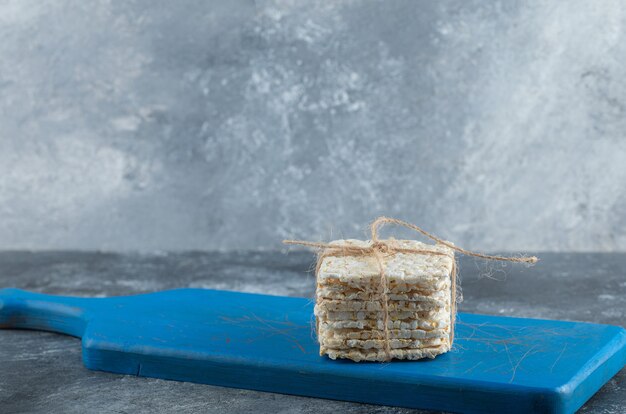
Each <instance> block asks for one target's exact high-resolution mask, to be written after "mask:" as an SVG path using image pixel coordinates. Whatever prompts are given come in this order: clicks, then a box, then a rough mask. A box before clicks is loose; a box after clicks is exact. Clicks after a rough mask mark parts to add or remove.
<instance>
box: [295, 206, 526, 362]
mask: <svg viewBox="0 0 626 414" xmlns="http://www.w3.org/2000/svg"><path fill="white" fill-rule="evenodd" d="M385 224H395V225H398V226H401V227H406V228H407V229H411V230H414V231H416V232H418V233H421V234H422V235H424V236H426V237H428V238H429V239H431V240H433V241H435V242H436V244H440V245H443V246H446V247H448V248H450V249H452V250H454V251H456V252H459V253H461V254H464V255H466V256H472V257H478V258H480V259H485V260H497V261H502V262H514V263H529V264H535V263H537V262H538V261H539V259H538V258H537V257H535V256H522V257H507V256H494V255H488V254H483V253H476V252H472V251H469V250H465V249H463V248H461V247H457V246H455V245H454V244H452V243H450V242H447V241H445V240H443V239H441V238H439V237H437V236H435V235H433V234H431V233H428V232H427V231H425V230H423V229H422V228H420V227H418V226H416V225H414V224H411V223H408V222H406V221H403V220H399V219H395V218H389V217H378V218H377V219H376V220H374V221H373V222H372V224H371V225H370V231H371V237H372V240H371V241H372V242H371V244H370V245H369V246H366V247H360V246H350V245H336V244H331V243H316V242H310V241H305V240H283V243H285V244H294V245H300V246H307V247H313V248H316V249H319V250H320V252H319V253H318V256H317V265H316V267H315V274H316V275H318V274H319V270H320V267H321V265H322V261H323V260H324V258H326V257H330V256H333V257H341V256H372V257H374V258H375V259H376V263H377V265H378V273H379V276H380V287H381V294H380V303H381V306H382V308H383V333H384V336H385V341H384V347H385V354H386V360H387V361H389V360H391V359H392V358H393V357H392V356H391V345H390V341H389V327H388V326H387V325H388V322H389V281H388V280H387V275H386V273H385V263H384V258H385V257H386V256H392V255H395V254H396V253H414V254H425V255H433V256H448V257H450V258H451V259H452V271H451V274H450V281H451V287H450V288H451V293H450V337H449V346H450V348H452V343H453V342H454V325H455V322H456V302H457V300H456V283H457V267H458V266H457V263H456V259H455V257H454V255H453V254H449V253H445V252H440V251H436V250H427V249H411V248H404V247H400V246H398V245H397V244H396V243H395V241H394V240H393V239H390V240H380V239H379V238H378V230H379V229H380V228H381V227H382V226H384V225H385Z"/></svg>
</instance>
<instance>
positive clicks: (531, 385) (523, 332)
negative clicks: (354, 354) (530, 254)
mask: <svg viewBox="0 0 626 414" xmlns="http://www.w3.org/2000/svg"><path fill="white" fill-rule="evenodd" d="M312 326H313V304H312V302H311V301H310V300H309V299H304V298H289V297H278V296H266V295H255V294H246V293H237V292H226V291H216V290H201V289H180V290H171V291H165V292H159V293H153V294H147V295H138V296H125V297H113V298H75V297H62V296H50V295H42V294H37V293H31V292H26V291H22V290H18V289H4V290H0V327H2V328H22V329H40V330H47V331H52V332H60V333H65V334H68V335H72V336H76V337H79V338H82V347H83V361H84V363H85V366H87V368H90V369H94V370H102V371H110V372H116V373H121V374H130V375H140V376H145V377H155V378H165V379H172V380H181V381H192V382H199V383H205V384H215V385H222V386H226V387H237V388H248V389H254V390H262V391H271V392H278V393H285V394H295V395H306V396H313V397H322V398H332V399H338V400H348V401H358V402H367V403H374V404H385V405H394V406H404V407H414V408H424V409H435V410H445V411H455V412H468V413H472V412H507V413H527V412H554V413H570V412H574V411H575V410H576V409H578V408H579V407H580V406H581V405H582V404H583V403H584V402H585V401H586V400H587V399H589V398H590V397H591V396H592V395H593V394H594V393H595V392H596V391H597V390H598V389H599V388H600V387H601V386H602V385H603V384H604V383H605V382H606V381H608V380H609V379H610V378H611V377H612V376H613V375H615V374H616V373H617V372H618V371H619V370H620V369H621V368H622V367H623V366H624V364H625V363H626V331H625V330H624V329H623V328H620V327H616V326H610V325H598V324H590V323H575V322H562V321H549V320H535V319H521V318H505V317H497V316H485V315H472V314H463V313H461V314H459V317H458V323H457V330H456V338H457V339H456V342H455V347H454V350H453V351H452V352H449V353H447V354H445V355H441V356H439V357H437V358H436V359H435V360H422V361H415V362H399V361H396V362H392V363H383V364H381V363H354V362H351V361H332V360H330V359H327V358H325V357H321V356H319V354H318V346H317V343H316V341H315V337H314V333H313V328H312ZM0 346H2V344H0Z"/></svg>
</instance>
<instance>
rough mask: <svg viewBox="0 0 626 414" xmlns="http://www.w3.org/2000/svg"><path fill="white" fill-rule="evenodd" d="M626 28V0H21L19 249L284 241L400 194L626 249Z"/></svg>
mask: <svg viewBox="0 0 626 414" xmlns="http://www.w3.org/2000/svg"><path fill="white" fill-rule="evenodd" d="M625 28H626V3H624V2H621V1H618V0H616V1H609V0H606V1H604V0H602V1H600V0H594V1H587V0H576V1H549V2H538V1H537V2H534V1H531V2H528V1H525V2H514V1H505V2H482V1H461V0H458V1H340V2H339V1H332V2H330V1H307V2H302V1H295V0H294V1H276V2H274V1H258V2H251V1H247V2H233V1H224V0H222V1H207V0H198V1H176V2H173V1H153V0H136V1H79V0H74V1H72V0H57V1H40V0H3V1H1V2H0V39H1V41H0V249H66V248H74V249H75V248H78V249H103V250H140V251H152V250H172V249H174V250H177V249H181V250H184V249H256V248H268V249H270V248H277V247H279V246H280V240H281V239H283V238H285V237H298V238H308V239H313V240H322V239H329V238H333V237H364V235H365V233H364V231H365V228H366V225H367V223H368V222H369V221H370V220H371V219H373V218H374V217H375V216H377V215H380V214H385V215H390V216H397V217H400V218H404V219H406V220H410V221H412V222H415V223H417V224H420V225H423V226H424V227H425V228H427V229H429V230H431V231H433V232H435V233H437V234H439V235H441V236H442V237H445V238H448V239H450V240H454V241H455V242H456V243H457V244H459V245H463V246H464V247H468V248H474V249H484V250H554V251H570V250H597V251H620V250H621V251H623V250H625V249H626V66H625V65H626V32H625ZM400 235H401V234H400Z"/></svg>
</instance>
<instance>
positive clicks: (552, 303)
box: [0, 252, 626, 414]
mask: <svg viewBox="0 0 626 414" xmlns="http://www.w3.org/2000/svg"><path fill="white" fill-rule="evenodd" d="M538 256H539V257H540V258H541V259H542V260H541V262H540V263H539V264H538V265H537V266H535V267H532V268H528V267H525V266H523V265H502V264H500V263H495V264H494V263H487V264H486V263H484V262H480V261H477V260H475V259H471V258H461V262H460V271H461V273H460V275H461V282H462V287H463V296H464V302H463V303H462V304H461V306H460V310H461V311H463V312H474V313H485V314H496V315H509V316H520V317H531V318H547V319H563V320H575V321H587V322H596V323H607V324H614V325H621V326H625V325H626V254H621V253H620V254H601V253H597V254H596V253H593V254H591V253H590V254H587V253H575V254H564V253H547V254H538ZM313 262H314V256H313V255H312V254H311V253H307V252H290V253H288V254H287V253H281V252H247V253H242V252H239V253H217V252H190V253H155V254H115V253H91V252H0V287H18V288H22V289H28V290H33V291H37V292H42V293H50V294H62V295H77V296H99V297H102V296H115V295H127V294H136V293H145V292H153V291H158V290H164V289H172V288H180V287H194V288H211V289H225V290H238V291H243V292H257V293H271V294H275V295H288V296H309V297H311V296H312V295H313V292H314V277H313V275H312V273H311V272H308V270H310V269H311V267H312V264H313ZM0 366H1V367H2V369H1V370H0V412H2V413H31V412H35V413H38V412H46V413H47V412H58V413H61V412H62V413H85V412H105V413H152V412H186V413H189V412H191V413H195V412H197V413H222V412H254V411H257V412H273V413H287V412H289V413H296V412H297V413H315V414H323V413H333V414H334V413H336V412H346V413H357V412H358V413H361V412H377V413H409V412H411V413H413V412H415V413H417V412H420V411H416V410H408V409H402V408H393V407H379V406H373V405H365V404H356V403H348V402H341V401H329V400H320V399H313V398H305V397H295V396H287V395H280V394H271V393H262V392H255V391H247V390H238V389H230V388H221V387H214V386H208V385H199V384H191V383H182V382H174V381H163V380H157V379H151V378H140V377H135V376H124V375H116V374H110V373H105V372H93V371H89V370H87V369H86V368H84V367H83V365H82V362H81V349H80V340H79V339H76V338H72V337H69V336H64V335H58V334H53V333H46V332H36V331H20V330H0ZM581 412H583V413H585V412H593V413H607V414H613V413H614V414H618V413H619V414H621V413H624V412H626V369H623V370H622V371H621V372H620V373H619V374H618V375H616V376H615V377H614V378H613V379H611V380H610V381H609V382H608V383H607V384H606V385H605V386H604V387H603V388H602V389H601V390H600V391H599V392H598V393H597V394H596V395H595V396H594V397H593V398H592V399H591V400H590V401H589V402H588V403H587V404H586V405H585V406H584V407H583V408H582V409H581Z"/></svg>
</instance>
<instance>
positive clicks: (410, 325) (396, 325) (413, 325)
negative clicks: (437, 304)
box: [320, 318, 450, 331]
mask: <svg viewBox="0 0 626 414" xmlns="http://www.w3.org/2000/svg"><path fill="white" fill-rule="evenodd" d="M449 322H450V321H449V320H443V321H440V322H439V323H438V324H437V325H438V326H432V324H431V322H430V321H419V320H415V319H414V320H407V321H392V320H391V319H389V320H388V321H387V327H388V328H389V329H403V330H404V329H409V330H411V329H422V330H425V331H432V330H433V329H445V328H447V327H448V326H450V324H449ZM322 324H326V325H327V326H328V327H329V329H347V328H349V329H379V330H383V321H382V319H379V320H371V319H368V320H360V321H353V320H342V321H329V320H327V319H323V318H321V319H320V325H322Z"/></svg>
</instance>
